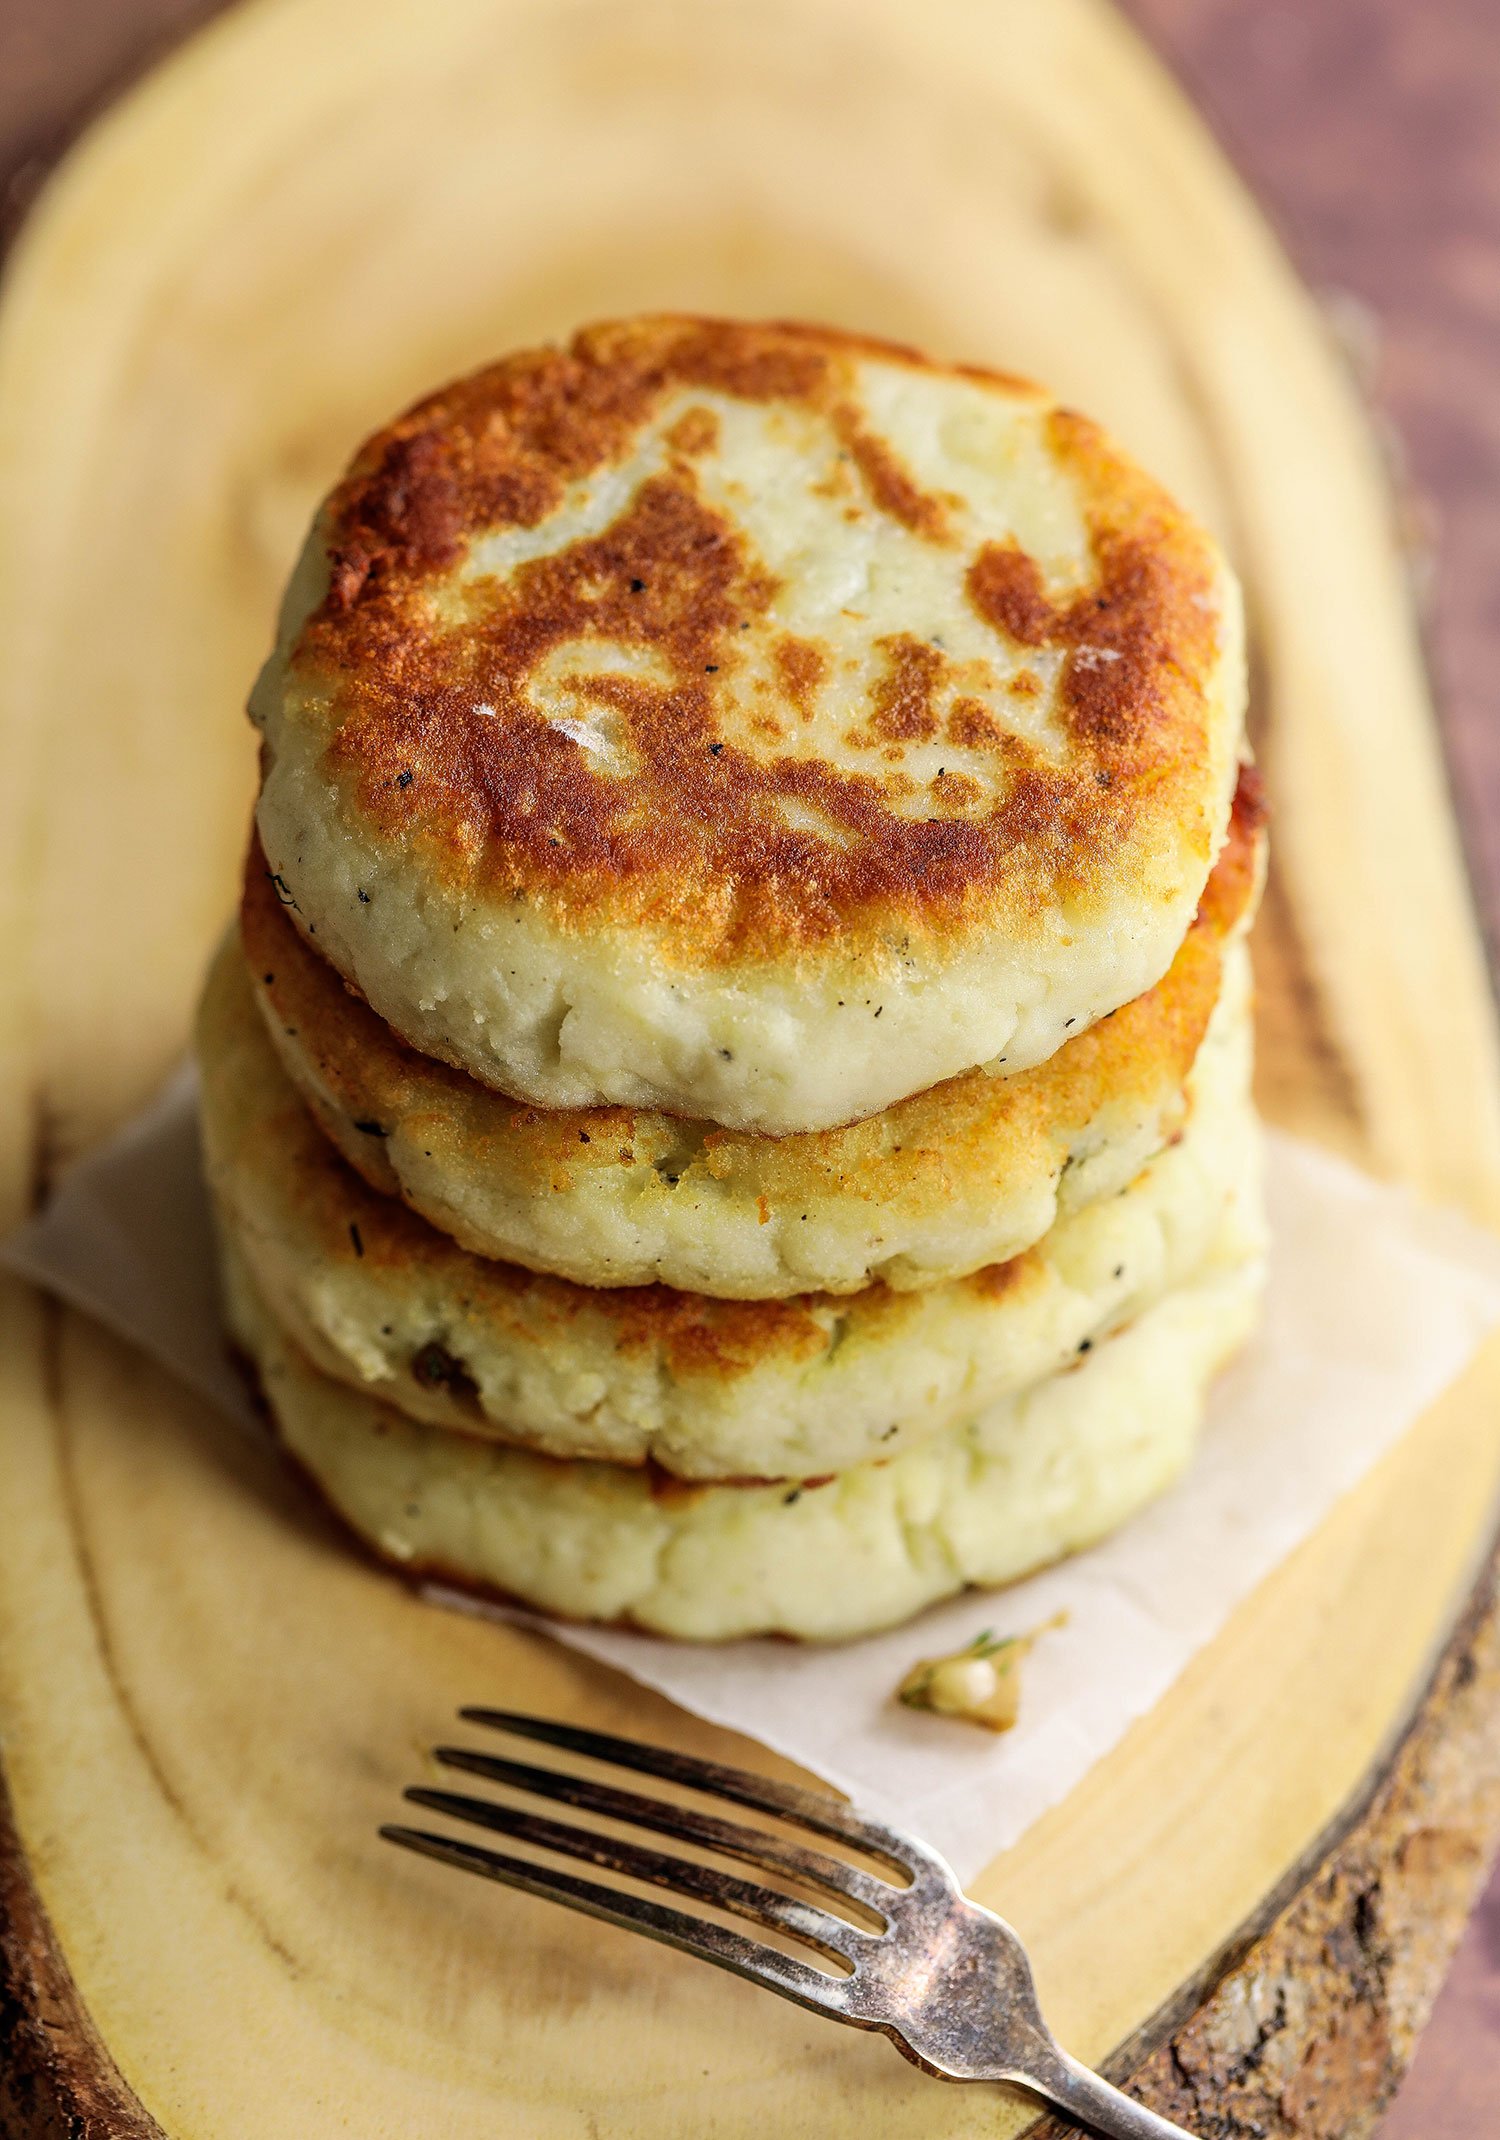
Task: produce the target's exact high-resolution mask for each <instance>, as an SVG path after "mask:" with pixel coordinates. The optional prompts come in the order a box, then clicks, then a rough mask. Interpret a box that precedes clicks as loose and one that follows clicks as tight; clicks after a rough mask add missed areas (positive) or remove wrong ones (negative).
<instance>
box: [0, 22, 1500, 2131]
mask: <svg viewBox="0 0 1500 2140" xmlns="http://www.w3.org/2000/svg"><path fill="white" fill-rule="evenodd" d="M215 5H216V0H0V184H3V185H4V186H5V187H6V190H7V196H8V200H9V204H10V207H11V210H12V212H13V213H19V212H20V211H21V210H22V209H23V208H24V205H25V201H26V199H27V197H28V196H29V193H30V191H31V189H32V187H33V186H34V184H35V182H36V179H37V177H38V176H39V175H40V174H41V172H42V171H44V170H45V168H46V165H47V163H48V162H49V161H50V159H51V158H52V157H53V156H54V155H55V154H56V152H57V150H58V148H59V147H60V146H61V145H62V144H63V143H64V142H65V141H66V139H67V138H68V136H69V135H70V133H71V132H72V131H73V130H74V129H75V128H76V127H77V126H78V125H79V123H80V122H81V121H82V120H83V119H84V118H86V117H87V116H88V115H89V113H90V112H91V111H93V110H94V109H96V108H97V107H98V106H99V105H100V104H101V103H103V102H105V101H107V99H108V97H109V95H110V94H111V92H112V91H113V90H114V89H116V88H118V87H119V86H121V85H122V84H123V83H124V82H126V81H128V80H129V79H130V78H131V76H132V75H134V74H136V73H138V72H139V71H140V70H141V69H142V68H143V67H144V66H145V65H147V64H148V63H149V62H150V60H151V59H152V58H153V57H154V56H155V55H156V53H157V52H158V51H159V50H162V49H165V48H166V47H167V46H168V45H169V44H170V43H171V42H172V41H173V40H174V39H175V38H176V37H177V36H179V35H180V34H181V33H182V32H183V31H184V30H186V29H188V28H190V27H191V26H192V24H193V23H195V22H197V21H200V20H202V19H203V18H204V17H205V16H207V15H209V14H210V13H212V12H214V9H215ZM1127 5H1128V6H1129V9H1130V11H1131V12H1132V13H1133V14H1134V15H1135V17H1136V19H1137V20H1138V21H1139V22H1140V23H1141V24H1142V26H1143V27H1144V28H1145V29H1146V30H1147V31H1148V32H1149V33H1150V35H1151V36H1152V37H1153V39H1154V40H1155V42H1156V43H1157V45H1158V46H1159V48H1160V49H1161V50H1162V51H1163V52H1164V53H1165V54H1166V56H1167V57H1168V59H1169V60H1170V61H1171V62H1172V63H1173V64H1174V66H1175V67H1176V68H1177V70H1178V72H1179V73H1180V74H1181V75H1182V76H1183V77H1184V78H1185V79H1186V81H1187V82H1188V84H1189V85H1190V87H1191V88H1192V89H1193V90H1194V92H1195V94H1196V95H1197V98H1198V101H1199V102H1200V104H1202V106H1203V107H1204V108H1205V109H1206V111H1207V112H1208V113H1209V115H1210V116H1211V118H1212V119H1213V121H1214V122H1215V124H1216V126H1217V128H1218V131H1219V133H1220V136H1221V138H1222V139H1223V140H1224V141H1225V143H1226V145H1227V146H1228V148H1229V150H1230V152H1231V154H1232V155H1233V156H1234V157H1235V159H1236V160H1237V162H1238V163H1239V165H1240V167H1241V168H1242V170H1244V171H1245V172H1246V174H1247V175H1248V176H1249V177H1250V179H1251V180H1252V181H1253V183H1254V184H1255V186H1256V188H1257V190H1258V192H1259V193H1260V196H1261V198H1262V199H1263V200H1264V202H1265V203H1266V204H1267V206H1268V208H1269V209H1270V212H1271V214H1272V216H1273V217H1274V218H1275V220H1276V221H1277V223H1278V224H1279V226H1280V228H1281V230H1282V233H1283V235H1284V236H1285V238H1286V239H1287V242H1288V244H1289V245H1290V247H1291V250H1292V252H1293V253H1294V254H1295V256H1296V258H1297V260H1298V262H1299V264H1300V265H1301V267H1302V270H1303V272H1304V274H1305V275H1306V276H1307V278H1308V280H1309V281H1310V282H1311V283H1312V285H1313V286H1314V287H1315V288H1317V289H1321V290H1327V291H1336V292H1339V293H1341V294H1342V295H1343V296H1345V297H1346V298H1348V299H1350V300H1354V301H1355V303H1353V304H1351V306H1350V307H1349V312H1350V316H1351V318H1352V319H1353V320H1354V322H1355V323H1356V325H1357V326H1358V328H1359V331H1360V332H1361V333H1362V334H1364V335H1367V336H1368V338H1369V340H1370V342H1371V345H1372V350H1373V354H1374V360H1375V391H1376V394H1377V398H1378V400H1379V402H1380V405H1381V406H1382V408H1383V409H1384V410H1385V411H1386V412H1387V413H1388V415H1389V417H1390V420H1391V422H1392V425H1393V427H1394V432H1395V435H1396V437H1397V438H1398V439H1399V441H1400V442H1401V445H1402V447H1403V448H1404V451H1405V455H1406V460H1407V465H1408V467H1409V470H1410V478H1411V487H1412V494H1413V500H1414V505H1415V509H1416V510H1417V511H1418V512H1419V513H1420V514H1421V515H1422V517H1423V520H1424V522H1425V524H1426V528H1427V532H1428V535H1429V538H1430V541H1431V544H1432V548H1433V553H1434V560H1435V568H1436V569H1435V572H1434V576H1433V590H1432V597H1431V614H1430V620H1429V632H1430V643H1431V651H1432V661H1433V666H1434V670H1435V673H1436V676H1437V680H1438V686H1439V691H1440V694H1441V700H1442V712H1443V724H1444V729H1445V733H1446V737H1447V743H1448V751H1449V760H1450V764H1451V766H1452V769H1453V780H1454V787H1455V790H1456V794H1457V799H1458V807H1459V816H1460V819H1461V821H1462V823H1463V825H1464V829H1465V833H1466V837H1467V840H1468V846H1469V854H1470V859H1471V862H1472V866H1473V870H1474V875H1475V880H1476V884H1477V886H1478V893H1479V904H1480V909H1481V912H1482V914H1483V916H1484V919H1485V923H1486V926H1487V928H1488V930H1489V934H1490V940H1491V943H1492V945H1495V944H1500V719H1497V718H1495V717H1492V712H1491V708H1492V704H1493V703H1494V701H1495V700H1496V697H1497V691H1500V127H1497V124H1496V115H1497V114H1500V9H1497V8H1496V6H1495V0H1427V4H1426V5H1425V6H1420V5H1414V4H1413V0H1321V4H1318V5H1309V4H1308V0H1127ZM1497 2106H1500V1879H1497V1880H1496V1881H1495V1883H1494V1884H1493V1885H1492V1886H1491V1888H1490V1891H1489V1894H1488V1895H1487V1896H1486V1898H1485V1900H1484V1902H1483V1903H1482V1904H1481V1906H1480V1909H1479V1911H1478V1913H1477V1914H1476V1916H1475V1919H1474V1922H1473V1925H1472V1926H1471V1928H1470V1932H1469V1936H1468V1938H1467V1940H1466V1941H1465V1943H1464V1945H1463V1947H1462V1948H1461V1949H1460V1952H1459V1955H1458V1958H1457V1961H1456V1963H1455V1966H1454V1970H1453V1974H1452V1976H1451V1978H1450V1980H1449V1984H1448V1988H1447V1991H1446V1992H1445V1994H1444V1997H1443V1999H1442V2001H1441V2002H1440V2004H1439V2007H1438V2010H1437V2013H1436V2015H1435V2017H1434V2020H1433V2024H1432V2026H1431V2028H1430V2029H1429V2031H1428V2033H1427V2035H1426V2037H1425V2038H1424V2039H1423V2043H1422V2047H1421V2050H1420V2052H1419V2054H1418V2057H1417V2061H1416V2064H1415V2066H1414V2067H1413V2069H1412V2072H1411V2074H1410V2077H1409V2078H1408V2081H1407V2084H1406V2086H1405V2088H1404V2089H1403V2090H1402V2093H1401V2097H1400V2100H1399V2101H1398V2103H1397V2104H1396V2106H1395V2108H1394V2110H1393V2111H1392V2112H1391V2113H1390V2115H1389V2116H1388V2118H1387V2120H1386V2121H1385V2123H1384V2125H1383V2126H1382V2129H1381V2140H1477V2136H1481V2135H1484V2134H1487V2133H1490V2132H1493V2131H1495V2130H1496V2128H1497V2126H1500V2110H1497Z"/></svg>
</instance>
